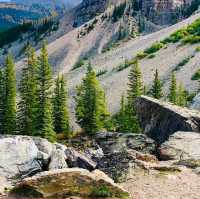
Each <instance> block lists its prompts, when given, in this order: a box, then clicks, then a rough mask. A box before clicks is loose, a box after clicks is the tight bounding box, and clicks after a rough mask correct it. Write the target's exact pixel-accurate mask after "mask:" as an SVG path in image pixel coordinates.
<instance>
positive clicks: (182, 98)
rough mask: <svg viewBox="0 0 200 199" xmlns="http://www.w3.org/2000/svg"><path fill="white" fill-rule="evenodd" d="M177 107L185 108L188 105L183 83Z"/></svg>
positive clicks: (179, 91)
mask: <svg viewBox="0 0 200 199" xmlns="http://www.w3.org/2000/svg"><path fill="white" fill-rule="evenodd" d="M177 105H179V106H183V107H185V106H186V105H187V95H186V91H185V88H184V86H183V84H182V83H180V84H179V87H178V96H177Z"/></svg>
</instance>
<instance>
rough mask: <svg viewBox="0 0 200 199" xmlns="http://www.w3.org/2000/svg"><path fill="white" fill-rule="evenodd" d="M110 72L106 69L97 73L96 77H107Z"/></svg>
mask: <svg viewBox="0 0 200 199" xmlns="http://www.w3.org/2000/svg"><path fill="white" fill-rule="evenodd" d="M107 72H108V70H106V69H104V70H99V71H98V72H97V73H96V76H97V77H100V76H102V75H105V74H106V73H107Z"/></svg>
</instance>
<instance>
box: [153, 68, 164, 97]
mask: <svg viewBox="0 0 200 199" xmlns="http://www.w3.org/2000/svg"><path fill="white" fill-rule="evenodd" d="M151 95H152V96H153V97H154V98H156V99H160V98H162V97H163V92H162V82H161V80H160V79H159V74H158V70H157V69H156V72H155V75H154V81H153V86H152V88H151Z"/></svg>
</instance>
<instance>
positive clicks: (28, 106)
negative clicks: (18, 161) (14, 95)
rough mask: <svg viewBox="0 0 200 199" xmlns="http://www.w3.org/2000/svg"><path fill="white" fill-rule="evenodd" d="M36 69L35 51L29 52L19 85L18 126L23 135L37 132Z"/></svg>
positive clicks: (29, 50) (29, 49)
mask: <svg viewBox="0 0 200 199" xmlns="http://www.w3.org/2000/svg"><path fill="white" fill-rule="evenodd" d="M36 69H37V59H36V57H35V52H34V49H33V48H31V47H29V48H28V51H27V65H26V66H25V67H24V68H23V70H22V76H21V81H20V85H19V92H20V101H19V104H18V125H19V127H18V128H19V132H20V134H22V135H33V134H34V133H35V131H36V85H37V82H36Z"/></svg>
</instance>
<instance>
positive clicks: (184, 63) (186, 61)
mask: <svg viewBox="0 0 200 199" xmlns="http://www.w3.org/2000/svg"><path fill="white" fill-rule="evenodd" d="M191 58H192V56H189V57H186V58H185V59H183V60H182V61H181V62H180V63H178V64H177V66H176V67H175V68H174V69H173V71H179V70H180V69H181V68H182V67H183V66H185V65H186V64H187V63H188V62H189V61H190V59H191Z"/></svg>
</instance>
